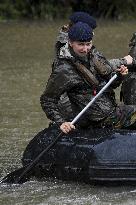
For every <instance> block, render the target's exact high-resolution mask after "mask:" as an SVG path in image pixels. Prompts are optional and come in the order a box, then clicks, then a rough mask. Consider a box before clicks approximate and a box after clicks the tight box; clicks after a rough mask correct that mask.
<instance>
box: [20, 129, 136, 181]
mask: <svg viewBox="0 0 136 205" xmlns="http://www.w3.org/2000/svg"><path fill="white" fill-rule="evenodd" d="M58 133H59V130H58V128H57V127H56V126H55V125H52V126H50V127H49V128H47V129H44V130H43V131H41V132H39V133H38V134H37V135H36V136H35V137H34V138H33V139H32V140H31V141H30V143H29V144H28V146H27V147H26V149H25V151H24V154H23V158H22V163H23V165H24V166H25V165H29V164H30V163H31V162H32V161H33V160H34V159H35V158H36V157H37V156H38V155H39V153H40V152H42V150H44V149H45V148H46V147H47V146H48V145H49V144H50V143H51V142H52V141H53V139H54V138H55V137H56V136H57V135H58ZM33 173H34V175H35V176H36V177H37V178H42V177H53V178H57V179H62V180H74V181H75V180H76V181H80V182H86V183H92V182H97V183H104V182H106V183H107V182H119V183H120V182H136V130H113V129H107V128H103V129H102V128H101V129H86V130H84V129H80V130H75V131H73V132H71V133H70V134H68V135H64V136H63V137H62V138H61V139H60V140H59V141H58V142H57V143H56V144H55V145H54V146H53V147H52V148H51V149H50V150H49V151H48V152H47V153H46V154H44V155H43V157H42V158H41V159H40V161H39V163H38V164H37V165H36V166H35V168H34V170H33Z"/></svg>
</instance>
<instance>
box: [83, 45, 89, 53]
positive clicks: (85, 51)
mask: <svg viewBox="0 0 136 205" xmlns="http://www.w3.org/2000/svg"><path fill="white" fill-rule="evenodd" d="M83 52H84V53H87V52H88V46H86V45H84V46H83Z"/></svg>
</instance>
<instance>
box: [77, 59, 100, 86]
mask: <svg viewBox="0 0 136 205" xmlns="http://www.w3.org/2000/svg"><path fill="white" fill-rule="evenodd" d="M74 65H75V66H76V69H77V70H78V71H79V72H80V73H81V74H82V75H83V77H84V78H85V80H87V82H89V83H90V84H91V85H94V86H97V85H98V84H99V81H98V80H97V79H96V77H95V76H94V75H93V74H92V73H91V71H89V70H88V69H87V68H86V67H85V66H84V65H83V64H81V63H78V62H75V63H74Z"/></svg>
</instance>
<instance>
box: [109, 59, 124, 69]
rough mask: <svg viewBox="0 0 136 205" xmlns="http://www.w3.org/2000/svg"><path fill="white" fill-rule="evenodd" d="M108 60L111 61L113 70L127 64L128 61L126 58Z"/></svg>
mask: <svg viewBox="0 0 136 205" xmlns="http://www.w3.org/2000/svg"><path fill="white" fill-rule="evenodd" d="M108 61H109V63H110V65H111V66H112V68H113V70H116V69H117V68H119V67H120V66H121V65H127V61H126V59H124V58H119V59H110V60H108Z"/></svg>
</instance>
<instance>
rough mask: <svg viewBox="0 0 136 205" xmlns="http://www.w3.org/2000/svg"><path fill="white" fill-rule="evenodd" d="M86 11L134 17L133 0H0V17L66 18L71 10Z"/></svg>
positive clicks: (115, 16) (125, 17)
mask: <svg viewBox="0 0 136 205" xmlns="http://www.w3.org/2000/svg"><path fill="white" fill-rule="evenodd" d="M81 10H82V11H86V12H88V13H90V14H91V15H93V16H95V17H97V18H105V19H117V20H122V19H123V20H124V19H129V20H130V19H135V18H136V1H135V0H126V1H124V0H114V1H113V0H105V1H103V0H50V1H49V0H1V1H0V19H1V20H2V19H24V18H28V19H47V20H52V19H56V18H66V17H67V16H68V15H69V14H70V13H71V12H73V11H81Z"/></svg>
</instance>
